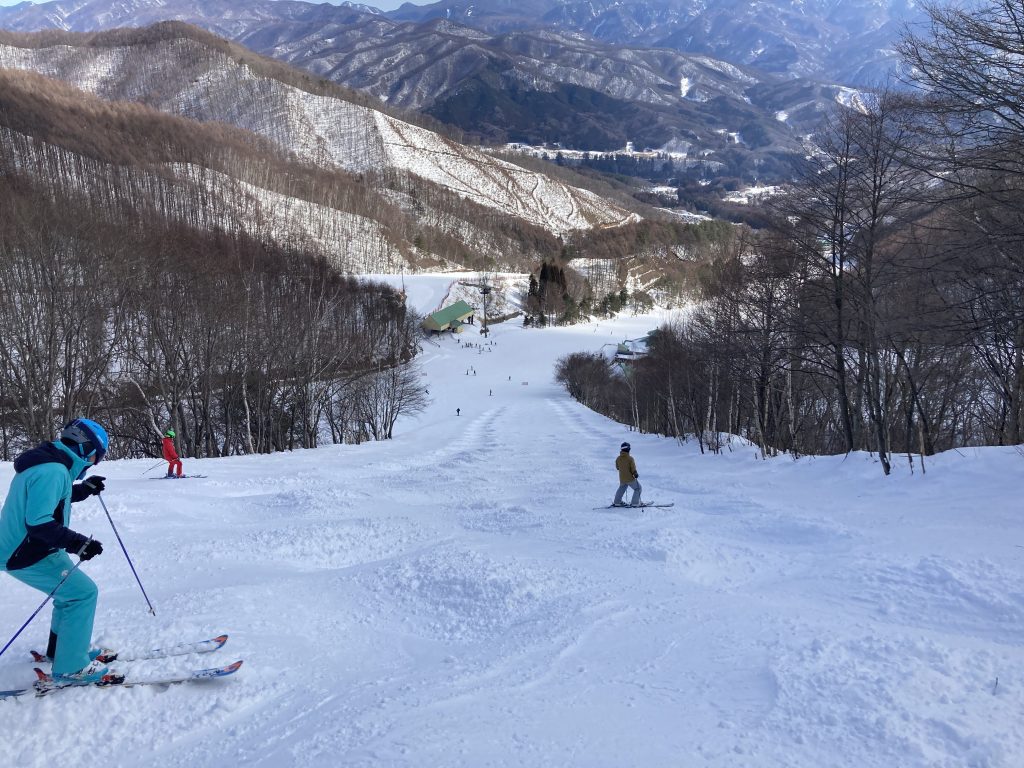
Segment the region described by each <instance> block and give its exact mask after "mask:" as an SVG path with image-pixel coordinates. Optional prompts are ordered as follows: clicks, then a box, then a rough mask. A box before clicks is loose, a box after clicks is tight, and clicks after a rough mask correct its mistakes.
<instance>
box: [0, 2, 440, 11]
mask: <svg viewBox="0 0 1024 768" xmlns="http://www.w3.org/2000/svg"><path fill="white" fill-rule="evenodd" d="M311 1H313V0H311ZM315 1H317V2H331V0H315ZM355 1H357V2H358V0H355ZM20 2H23V0H0V5H17V4H18V3H20ZM404 2H413V4H414V5H426V4H427V3H431V2H434V0H363V1H362V3H361V4H362V5H372V6H373V7H374V8H380V9H381V10H384V11H390V10H393V9H395V8H397V7H398V6H400V5H401V4H402V3H404ZM331 4H332V5H340V4H341V3H340V2H332V3H331Z"/></svg>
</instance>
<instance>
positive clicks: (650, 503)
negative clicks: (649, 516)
mask: <svg viewBox="0 0 1024 768" xmlns="http://www.w3.org/2000/svg"><path fill="white" fill-rule="evenodd" d="M675 505H676V503H675V502H674V501H670V502H669V503H668V504H656V503H654V502H653V501H645V502H643V503H642V504H638V505H637V506H635V507H634V506H633V505H632V504H609V505H608V506H606V507H594V509H647V508H648V507H654V508H655V509H667V508H668V507H674V506H675Z"/></svg>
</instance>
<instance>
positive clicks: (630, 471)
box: [615, 451, 640, 483]
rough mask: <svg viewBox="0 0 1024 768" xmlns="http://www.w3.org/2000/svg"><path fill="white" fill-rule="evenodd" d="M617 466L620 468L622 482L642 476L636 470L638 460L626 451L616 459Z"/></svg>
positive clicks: (629, 481) (631, 480)
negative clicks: (634, 459)
mask: <svg viewBox="0 0 1024 768" xmlns="http://www.w3.org/2000/svg"><path fill="white" fill-rule="evenodd" d="M615 468H616V469H617V470H619V482H620V483H632V482H633V481H634V480H636V479H637V478H638V477H640V475H639V474H638V473H637V471H636V462H635V461H633V457H632V456H630V455H629V453H627V452H626V451H623V452H622V453H620V454H619V457H618V458H617V459H615Z"/></svg>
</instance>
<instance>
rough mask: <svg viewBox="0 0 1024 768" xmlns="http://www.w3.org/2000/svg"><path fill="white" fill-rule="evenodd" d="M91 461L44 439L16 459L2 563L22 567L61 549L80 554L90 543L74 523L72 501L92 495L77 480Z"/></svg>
mask: <svg viewBox="0 0 1024 768" xmlns="http://www.w3.org/2000/svg"><path fill="white" fill-rule="evenodd" d="M90 466H92V462H91V461H89V460H88V459H84V458H82V457H80V456H77V455H75V453H74V452H73V451H72V450H71V449H70V448H68V447H67V446H65V445H63V444H62V443H60V442H52V443H42V444H41V445H39V446H38V447H36V448H33V449H31V450H29V451H26V452H25V453H23V454H21V456H19V457H18V458H17V459H15V460H14V471H15V475H14V479H13V480H12V481H11V487H10V490H9V491H8V492H7V499H6V500H5V501H4V506H3V510H2V511H0V569H3V570H8V571H16V570H19V569H21V568H27V567H29V566H30V565H35V564H36V563H38V562H39V561H40V560H42V559H43V558H45V557H48V556H50V555H52V554H53V553H54V552H57V551H58V550H61V549H63V550H65V551H67V552H71V553H72V554H75V553H77V552H78V551H79V550H81V548H82V547H83V546H85V544H86V543H87V542H88V541H89V538H88V537H87V536H83V535H82V534H80V533H76V532H75V531H73V530H71V529H70V528H69V527H68V525H69V524H70V522H71V504H72V502H75V501H81V500H82V499H84V498H86V497H87V496H88V495H89V493H88V492H87V490H86V489H84V488H82V486H81V484H78V485H75V484H73V481H74V480H75V479H76V478H79V477H81V476H82V475H83V474H84V472H85V470H86V469H88V468H89V467H90Z"/></svg>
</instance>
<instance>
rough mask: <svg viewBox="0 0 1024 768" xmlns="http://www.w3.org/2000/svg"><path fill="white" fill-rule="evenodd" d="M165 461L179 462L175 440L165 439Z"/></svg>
mask: <svg viewBox="0 0 1024 768" xmlns="http://www.w3.org/2000/svg"><path fill="white" fill-rule="evenodd" d="M164 459H165V460H166V461H177V460H178V452H177V451H176V450H174V439H173V438H170V437H165V438H164Z"/></svg>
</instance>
